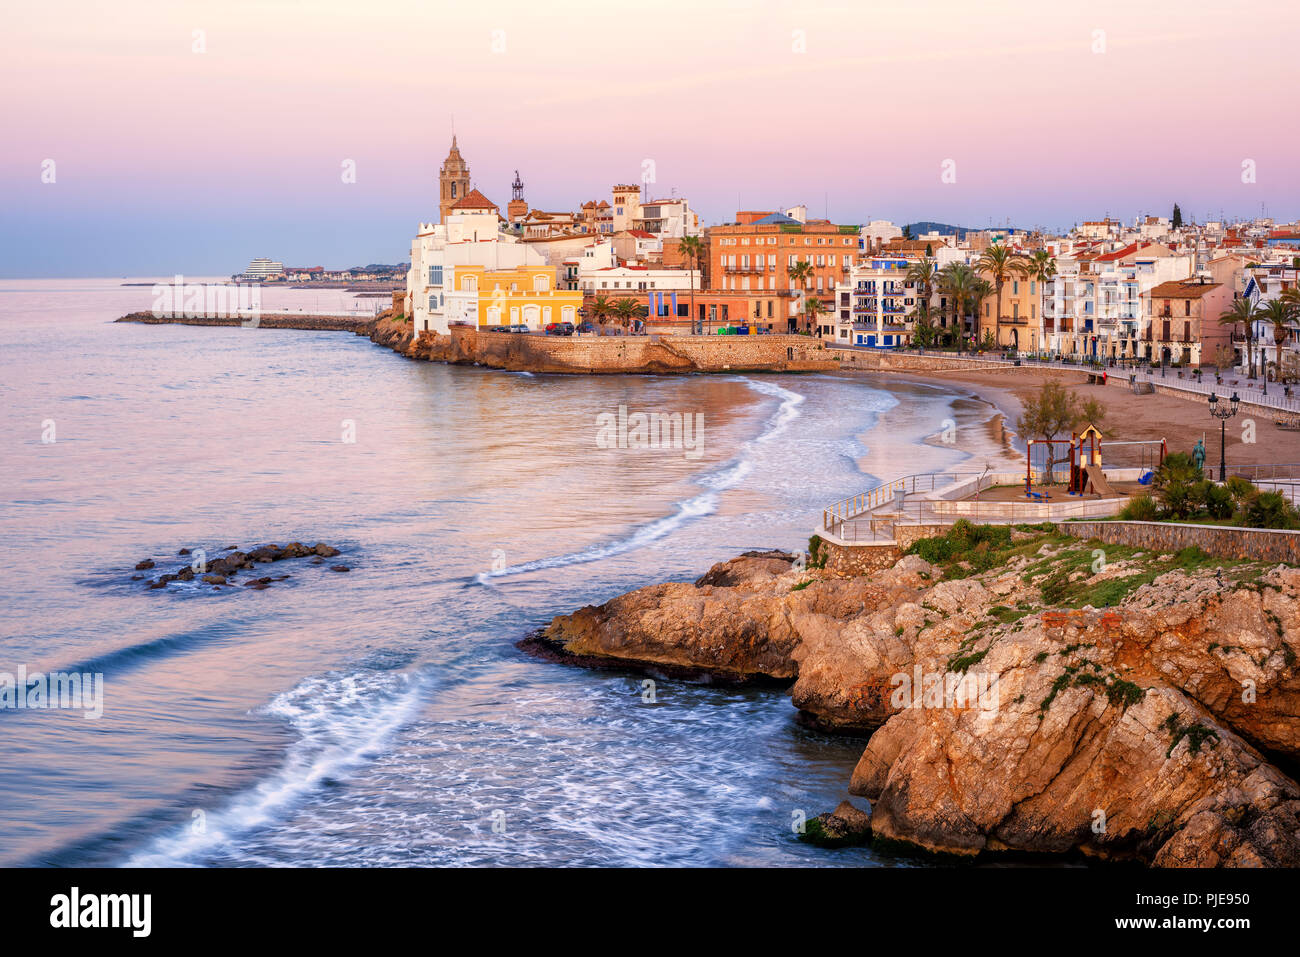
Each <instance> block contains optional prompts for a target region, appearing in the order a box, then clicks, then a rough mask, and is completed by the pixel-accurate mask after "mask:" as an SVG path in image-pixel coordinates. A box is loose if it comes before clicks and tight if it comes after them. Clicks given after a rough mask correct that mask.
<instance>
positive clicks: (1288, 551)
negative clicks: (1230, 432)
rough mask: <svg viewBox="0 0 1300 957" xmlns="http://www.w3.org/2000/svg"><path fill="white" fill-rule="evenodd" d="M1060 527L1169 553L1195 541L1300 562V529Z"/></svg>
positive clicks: (1221, 550) (1209, 548) (1224, 551)
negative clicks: (1291, 530) (1296, 530)
mask: <svg viewBox="0 0 1300 957" xmlns="http://www.w3.org/2000/svg"><path fill="white" fill-rule="evenodd" d="M1057 528H1059V529H1060V530H1061V531H1062V532H1064V533H1065V534H1067V535H1072V536H1074V537H1075V538H1084V539H1087V538H1097V539H1100V540H1101V541H1103V542H1105V543H1107V544H1110V545H1129V546H1132V547H1134V548H1143V549H1150V550H1151V551H1155V552H1163V553H1166V554H1172V553H1174V552H1178V551H1181V550H1182V549H1184V548H1189V547H1191V546H1193V545H1195V546H1196V547H1198V548H1200V549H1202V550H1204V551H1206V552H1208V553H1209V554H1211V555H1215V556H1217V557H1219V558H1241V559H1251V560H1254V561H1263V562H1286V563H1287V564H1290V565H1300V532H1290V531H1282V530H1280V529H1265V528H1236V527H1224V526H1220V525H1184V524H1175V523H1172V522H1062V523H1061V524H1060V525H1058V526H1057Z"/></svg>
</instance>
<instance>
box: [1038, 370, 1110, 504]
mask: <svg viewBox="0 0 1300 957" xmlns="http://www.w3.org/2000/svg"><path fill="white" fill-rule="evenodd" d="M1105 419H1106V407H1105V406H1103V405H1102V404H1101V402H1099V401H1098V400H1097V399H1092V398H1088V399H1085V398H1083V397H1082V396H1080V395H1079V394H1078V393H1077V392H1075V391H1074V390H1073V389H1067V388H1065V386H1063V385H1061V384H1060V383H1059V382H1057V381H1055V380H1054V379H1048V380H1046V381H1045V382H1044V383H1043V386H1042V388H1041V389H1039V390H1038V393H1037V394H1036V395H1031V396H1030V397H1029V398H1027V399H1026V400H1025V402H1024V410H1023V411H1022V412H1021V414H1020V418H1019V419H1018V420H1017V421H1016V429H1017V431H1019V432H1020V434H1021V435H1022V436H1024V437H1025V439H1044V440H1045V441H1046V442H1047V482H1048V484H1051V482H1052V481H1053V478H1052V467H1053V466H1055V465H1056V464H1058V463H1060V462H1068V461H1069V460H1070V459H1069V456H1063V457H1061V458H1056V457H1055V451H1054V449H1055V446H1054V444H1053V440H1055V439H1056V437H1057V436H1058V435H1064V434H1065V433H1067V432H1073V431H1074V430H1075V429H1077V428H1079V426H1081V425H1094V426H1096V427H1097V428H1098V429H1100V428H1101V427H1102V423H1103V422H1104V421H1105Z"/></svg>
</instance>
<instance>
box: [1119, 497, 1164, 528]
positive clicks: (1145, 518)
mask: <svg viewBox="0 0 1300 957" xmlns="http://www.w3.org/2000/svg"><path fill="white" fill-rule="evenodd" d="M1119 517H1120V518H1122V519H1124V520H1126V521H1129V522H1154V521H1155V520H1156V519H1158V518H1159V517H1160V509H1159V508H1157V507H1156V502H1155V499H1153V498H1152V497H1151V496H1150V495H1139V496H1137V497H1135V498H1131V499H1129V500H1128V503H1127V504H1126V505H1125V506H1124V507H1123V508H1122V509H1120V513H1119Z"/></svg>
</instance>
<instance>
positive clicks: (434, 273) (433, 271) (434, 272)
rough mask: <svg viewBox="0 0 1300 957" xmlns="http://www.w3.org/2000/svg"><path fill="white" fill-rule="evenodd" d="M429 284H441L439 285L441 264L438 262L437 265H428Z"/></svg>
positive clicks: (440, 282)
mask: <svg viewBox="0 0 1300 957" xmlns="http://www.w3.org/2000/svg"><path fill="white" fill-rule="evenodd" d="M429 285H430V286H441V285H442V266H441V264H439V265H437V266H430V267H429Z"/></svg>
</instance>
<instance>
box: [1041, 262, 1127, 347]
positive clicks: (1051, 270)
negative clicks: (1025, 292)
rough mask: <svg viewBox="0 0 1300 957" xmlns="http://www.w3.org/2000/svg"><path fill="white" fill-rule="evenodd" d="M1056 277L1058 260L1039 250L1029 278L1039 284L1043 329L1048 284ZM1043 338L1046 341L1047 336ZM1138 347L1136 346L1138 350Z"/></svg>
mask: <svg viewBox="0 0 1300 957" xmlns="http://www.w3.org/2000/svg"><path fill="white" fill-rule="evenodd" d="M1055 276H1056V258H1055V257H1054V256H1053V255H1052V254H1051V253H1049V252H1048V251H1047V250H1046V249H1039V250H1036V251H1035V252H1034V255H1033V256H1032V257H1031V258H1030V260H1029V278H1030V279H1033V280H1034V281H1035V282H1037V283H1038V325H1039V330H1040V332H1041V330H1042V327H1043V311H1044V309H1043V304H1044V303H1045V302H1046V294H1047V284H1048V283H1049V282H1051V281H1052V279H1053V278H1054V277H1055ZM1042 338H1044V339H1046V336H1043V337H1042ZM1136 348H1137V346H1134V349H1135V350H1136Z"/></svg>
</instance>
